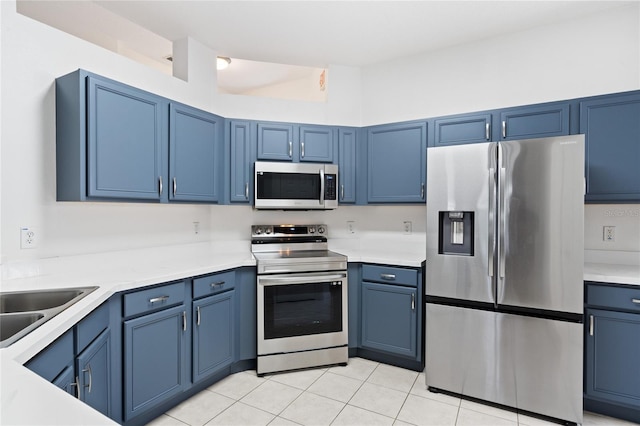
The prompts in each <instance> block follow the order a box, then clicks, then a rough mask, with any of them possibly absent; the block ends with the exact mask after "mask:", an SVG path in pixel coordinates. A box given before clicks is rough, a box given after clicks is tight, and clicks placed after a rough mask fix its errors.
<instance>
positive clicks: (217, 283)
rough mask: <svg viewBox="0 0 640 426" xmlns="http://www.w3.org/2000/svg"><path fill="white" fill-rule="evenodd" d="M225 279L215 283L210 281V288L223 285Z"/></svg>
mask: <svg viewBox="0 0 640 426" xmlns="http://www.w3.org/2000/svg"><path fill="white" fill-rule="evenodd" d="M224 283H225V281H216V282H215V283H211V284H210V285H211V288H217V287H222V286H223V285H224Z"/></svg>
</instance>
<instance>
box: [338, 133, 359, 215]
mask: <svg viewBox="0 0 640 426" xmlns="http://www.w3.org/2000/svg"><path fill="white" fill-rule="evenodd" d="M357 136H358V131H357V129H352V128H340V129H339V130H338V151H339V154H338V180H339V195H338V201H339V202H340V203H341V204H353V203H355V202H356V163H357V158H356V153H357V151H356V147H357Z"/></svg>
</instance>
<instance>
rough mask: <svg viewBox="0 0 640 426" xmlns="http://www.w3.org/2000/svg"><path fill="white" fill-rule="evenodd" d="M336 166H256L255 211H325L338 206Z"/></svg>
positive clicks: (261, 163) (259, 164) (287, 164)
mask: <svg viewBox="0 0 640 426" xmlns="http://www.w3.org/2000/svg"><path fill="white" fill-rule="evenodd" d="M337 187H338V166H337V165H336V164H324V163H323V164H318V163H315V164H312V163H276V162H264V161H256V163H255V208H256V209H272V210H276V209H277V210H328V209H335V208H337V207H338V191H337Z"/></svg>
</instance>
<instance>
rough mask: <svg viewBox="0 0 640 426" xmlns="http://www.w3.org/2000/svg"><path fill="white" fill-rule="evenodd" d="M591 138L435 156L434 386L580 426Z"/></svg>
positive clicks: (430, 295)
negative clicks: (587, 153)
mask: <svg viewBox="0 0 640 426" xmlns="http://www.w3.org/2000/svg"><path fill="white" fill-rule="evenodd" d="M583 176H584V136H583V135H575V136H562V137H553V138H543V139H530V140H521V141H508V142H494V143H480V144H470V145H456V146H444V147H433V148H429V149H428V150H427V182H428V188H427V228H426V230H427V235H426V237H427V251H426V256H427V263H426V283H425V284H426V285H425V293H426V297H425V300H426V343H425V345H426V357H425V358H426V360H425V361H426V369H425V375H426V383H427V386H428V387H429V389H430V390H432V391H438V390H444V391H448V392H452V393H456V394H460V395H463V396H468V397H472V398H477V399H481V400H485V401H490V402H493V403H497V404H501V405H505V406H509V407H513V408H515V409H517V410H519V411H525V412H531V413H537V414H541V415H543V416H548V417H553V418H556V419H560V420H563V421H569V422H575V423H578V424H581V423H582V392H583V391H582V374H583V370H582V359H583V358H582V357H583V347H582V341H583V324H582V323H583V256H584V249H583V244H584V241H583V240H584V232H583V221H584V207H583V205H584V178H583Z"/></svg>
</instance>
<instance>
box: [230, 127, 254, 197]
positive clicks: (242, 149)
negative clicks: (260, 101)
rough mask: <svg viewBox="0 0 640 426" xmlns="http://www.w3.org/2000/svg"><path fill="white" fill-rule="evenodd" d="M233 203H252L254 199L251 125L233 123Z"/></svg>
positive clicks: (231, 137)
mask: <svg viewBox="0 0 640 426" xmlns="http://www.w3.org/2000/svg"><path fill="white" fill-rule="evenodd" d="M230 126H231V134H230V143H231V201H232V202H238V203H251V201H252V199H253V197H252V194H253V179H252V171H253V161H252V160H253V156H252V155H251V145H252V139H251V123H250V122H248V121H235V120H234V121H231V123H230Z"/></svg>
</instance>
